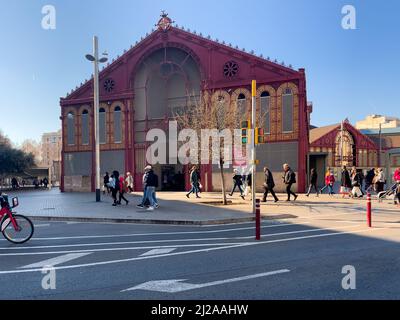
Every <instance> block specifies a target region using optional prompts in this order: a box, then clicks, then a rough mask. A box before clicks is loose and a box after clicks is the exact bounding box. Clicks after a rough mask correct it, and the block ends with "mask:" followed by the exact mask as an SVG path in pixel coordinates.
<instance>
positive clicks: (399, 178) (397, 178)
mask: <svg viewBox="0 0 400 320" xmlns="http://www.w3.org/2000/svg"><path fill="white" fill-rule="evenodd" d="M393 180H394V182H396V183H397V188H396V191H395V192H396V193H395V196H394V204H397V205H398V206H399V207H400V167H398V168H397V169H396V171H395V172H394V175H393ZM396 199H397V201H398V202H396Z"/></svg>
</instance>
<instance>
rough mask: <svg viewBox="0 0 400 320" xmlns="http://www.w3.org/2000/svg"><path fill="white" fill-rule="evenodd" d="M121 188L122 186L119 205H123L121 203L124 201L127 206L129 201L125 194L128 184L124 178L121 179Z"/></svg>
mask: <svg viewBox="0 0 400 320" xmlns="http://www.w3.org/2000/svg"><path fill="white" fill-rule="evenodd" d="M119 186H120V188H119V199H118V204H121V201H122V200H124V201H125V204H126V205H128V204H129V201H128V200H127V199H126V198H125V196H124V194H125V192H126V190H127V185H126V182H125V179H124V177H123V176H120V177H119Z"/></svg>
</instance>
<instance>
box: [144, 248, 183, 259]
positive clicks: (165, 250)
mask: <svg viewBox="0 0 400 320" xmlns="http://www.w3.org/2000/svg"><path fill="white" fill-rule="evenodd" d="M175 250H176V248H163V249H161V248H160V249H153V250H150V251H147V252H145V253H143V254H141V255H140V256H141V257H146V256H156V255H159V254H165V253H170V252H172V251H175Z"/></svg>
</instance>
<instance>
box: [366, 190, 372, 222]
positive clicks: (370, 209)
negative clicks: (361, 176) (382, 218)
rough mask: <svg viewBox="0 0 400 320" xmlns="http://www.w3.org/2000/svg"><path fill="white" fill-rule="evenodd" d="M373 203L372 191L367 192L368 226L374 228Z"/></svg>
mask: <svg viewBox="0 0 400 320" xmlns="http://www.w3.org/2000/svg"><path fill="white" fill-rule="evenodd" d="M371 211H372V203H371V193H370V192H368V193H367V220H368V227H370V228H372V213H371Z"/></svg>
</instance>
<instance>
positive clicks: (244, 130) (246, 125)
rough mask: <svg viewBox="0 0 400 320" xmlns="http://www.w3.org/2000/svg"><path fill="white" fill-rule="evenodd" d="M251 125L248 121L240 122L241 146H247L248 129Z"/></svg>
mask: <svg viewBox="0 0 400 320" xmlns="http://www.w3.org/2000/svg"><path fill="white" fill-rule="evenodd" d="M250 126H251V123H250V121H243V122H242V144H247V143H248V142H249V129H250Z"/></svg>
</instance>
